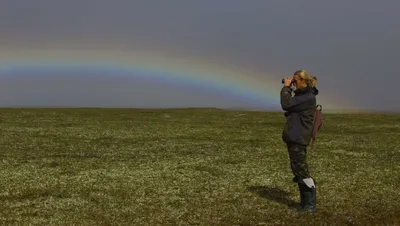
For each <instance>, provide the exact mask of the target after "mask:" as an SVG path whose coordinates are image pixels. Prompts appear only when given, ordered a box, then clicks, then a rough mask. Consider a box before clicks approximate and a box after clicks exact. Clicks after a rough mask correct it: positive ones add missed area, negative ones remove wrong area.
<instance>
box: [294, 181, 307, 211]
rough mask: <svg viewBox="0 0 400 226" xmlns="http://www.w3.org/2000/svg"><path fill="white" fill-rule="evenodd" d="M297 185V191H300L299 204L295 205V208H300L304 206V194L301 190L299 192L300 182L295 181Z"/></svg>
mask: <svg viewBox="0 0 400 226" xmlns="http://www.w3.org/2000/svg"><path fill="white" fill-rule="evenodd" d="M297 185H298V186H299V193H300V204H299V205H298V206H297V208H296V209H297V210H301V209H302V208H304V204H305V202H304V201H305V200H304V194H303V192H301V185H300V183H297Z"/></svg>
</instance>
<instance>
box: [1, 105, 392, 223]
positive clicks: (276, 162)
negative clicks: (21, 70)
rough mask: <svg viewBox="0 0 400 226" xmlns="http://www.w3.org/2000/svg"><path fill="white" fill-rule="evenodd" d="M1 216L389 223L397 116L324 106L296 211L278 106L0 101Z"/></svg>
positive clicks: (16, 219) (8, 219)
mask: <svg viewBox="0 0 400 226" xmlns="http://www.w3.org/2000/svg"><path fill="white" fill-rule="evenodd" d="M0 113H1V127H0V129H1V137H0V143H1V151H0V155H1V164H0V173H1V176H2V180H1V181H2V183H0V222H1V223H2V224H6V225H21V224H22V225H24V224H33V225H60V224H67V225H71V224H75V225H165V224H173V225H188V224H200V225H263V224H264V225H304V224H308V223H307V222H311V224H317V225H396V224H400V190H399V189H398V188H399V186H400V177H399V175H400V167H399V162H400V140H399V139H398V138H399V137H400V127H399V125H400V115H394V114H392V115H383V114H382V115H379V114H358V115H357V114H338V115H334V114H327V115H325V124H324V127H323V129H322V131H321V132H320V134H319V135H318V141H317V143H316V146H315V148H314V149H313V150H309V164H310V169H311V173H312V175H314V177H315V179H316V180H317V185H318V190H317V201H318V212H317V213H315V214H298V213H296V212H295V211H294V210H293V206H294V205H296V204H297V202H298V201H299V198H298V191H297V185H296V184H294V183H293V182H292V181H291V179H292V174H291V171H290V168H289V162H288V155H287V152H286V149H285V146H284V144H283V143H282V141H281V131H282V128H283V123H284V118H283V114H282V113H265V112H244V111H222V110H218V109H175V110H172V109H169V110H145V109H143V110H133V109H2V110H1V111H0Z"/></svg>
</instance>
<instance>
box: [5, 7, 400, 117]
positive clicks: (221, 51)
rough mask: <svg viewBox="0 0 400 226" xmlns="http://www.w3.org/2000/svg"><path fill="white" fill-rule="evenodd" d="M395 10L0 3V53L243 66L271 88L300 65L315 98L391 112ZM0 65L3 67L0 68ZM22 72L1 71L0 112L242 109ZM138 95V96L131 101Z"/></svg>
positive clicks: (221, 100) (188, 93)
mask: <svg viewBox="0 0 400 226" xmlns="http://www.w3.org/2000/svg"><path fill="white" fill-rule="evenodd" d="M399 9H400V1H394V0H385V1H376V0H374V1H372V0H363V1H361V0H357V1H304V0H303V1H302V0H296V1H281V0H272V1H266V0H247V1H243V0H201V1H187V0H168V1H161V0H157V1H155V0H113V1H110V0H68V1H61V0H34V1H32V0H2V1H1V2H0V29H1V36H2V38H1V39H0V50H1V49H2V50H3V51H2V53H1V52H0V56H1V59H7V54H8V53H9V52H10V51H13V50H14V49H19V50H24V49H55V48H57V49H59V51H62V49H63V48H64V49H68V48H71V46H73V47H74V48H82V49H84V48H91V49H93V48H94V49H97V48H99V49H100V48H103V49H104V48H108V49H121V48H123V49H124V50H125V51H135V50H139V49H140V51H144V52H146V51H149V52H150V51H152V52H157V51H159V52H163V53H168V54H172V55H174V57H177V58H180V57H182V58H188V57H190V58H191V59H193V60H194V61H196V60H197V59H198V60H202V61H204V60H207V61H209V62H213V63H214V64H219V63H220V64H221V65H234V66H235V67H241V68H244V69H246V68H248V69H251V70H253V71H257V73H253V74H252V75H251V76H260V77H262V76H268V77H269V78H268V81H271V79H276V83H277V84H276V85H277V86H278V87H279V86H280V85H281V84H280V80H281V78H282V77H283V76H291V75H292V74H291V73H293V72H294V71H295V70H297V69H299V68H304V69H306V70H308V71H309V72H310V73H311V74H312V75H314V76H317V77H318V79H319V83H318V87H319V89H320V92H321V96H322V97H323V99H324V100H332V101H335V102H336V103H337V104H339V105H340V104H341V102H342V101H343V103H346V105H351V107H353V108H359V109H367V108H368V109H375V110H387V109H394V110H400V101H399V100H398V99H399V98H400V95H399V94H398V93H399V92H398V91H397V88H398V83H399V82H400V77H399V75H398V72H399V69H398V64H399V62H400V13H399V12H398V10H399ZM5 50H7V51H5ZM88 51H89V50H88ZM0 67H5V65H2V63H1V62H0ZM263 72H265V74H263ZM60 73H65V72H60ZM28 74H29V72H24V73H23V74H21V75H15V73H11V74H7V73H6V72H2V74H1V77H0V95H1V97H0V105H7V104H30V105H35V104H36V105H45V104H48V105H52V104H54V103H57V104H59V105H60V104H61V105H62V104H63V103H64V104H65V105H74V104H75V105H82V106H84V105H85V104H86V105H87V104H93V105H96V104H97V105H102V106H107V105H108V106H125V105H126V106H127V105H129V106H131V105H134V106H153V107H157V106H161V107H168V106H174V107H175V106H187V105H189V104H190V105H193V106H196V105H198V106H207V105H213V106H221V107H237V106H242V105H246V103H245V102H236V101H235V100H234V98H233V97H232V96H229V95H227V96H219V95H218V94H215V93H214V94H211V93H205V92H202V91H201V90H194V91H193V90H190V89H188V88H187V87H182V89H179V87H178V88H176V87H174V88H171V87H168V86H167V85H164V86H163V85H160V84H150V83H146V84H144V83H143V84H139V83H138V82H137V81H136V82H135V81H134V80H133V79H129V80H124V79H115V80H114V81H112V79H113V78H111V77H109V78H107V76H105V77H104V78H103V79H100V80H98V81H97V82H96V83H95V85H94V84H93V82H91V81H93V78H89V77H85V75H84V74H79V72H75V74H73V75H70V74H65V76H64V77H63V78H62V79H64V80H63V82H59V81H58V82H57V78H51V75H38V73H37V72H32V73H31V75H28ZM32 76H35V77H34V79H32ZM243 76H250V75H245V74H244V75H243ZM58 78H59V77H58ZM66 84H67V85H68V84H79V87H85V89H84V90H83V91H81V92H80V94H77V92H74V91H73V90H74V89H71V88H68V87H74V85H70V86H65V85H66ZM83 84H85V85H83ZM63 85H64V86H63ZM50 86H51V87H52V88H51V89H48V90H47V91H46V92H44V91H42V92H35V90H36V91H37V90H43V89H45V87H50ZM94 86H97V87H98V86H107V87H105V88H104V89H102V92H106V93H101V95H103V96H104V98H103V99H102V100H103V101H101V100H99V98H97V99H96V98H95V97H96V96H97V97H98V96H99V95H100V94H99V93H98V92H99V91H96V92H97V93H96V92H94V91H93V90H95V87H94ZM113 86H115V87H119V88H115V87H114V88H113ZM76 87H77V86H75V88H76ZM133 87H135V88H133ZM97 90H98V89H97ZM27 93H29V94H30V95H27ZM138 93H140V94H141V95H142V96H143V97H142V98H140V100H139V99H133V98H132V96H137V95H138ZM35 95H36V96H35ZM57 96H63V98H61V99H60V98H58V99H57V98H56V97H57ZM160 98H161V99H160ZM211 100H212V101H211ZM343 105H345V104H343Z"/></svg>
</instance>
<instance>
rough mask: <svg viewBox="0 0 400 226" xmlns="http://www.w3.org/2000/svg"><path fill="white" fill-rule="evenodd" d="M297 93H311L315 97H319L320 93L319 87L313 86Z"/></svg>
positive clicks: (297, 90)
mask: <svg viewBox="0 0 400 226" xmlns="http://www.w3.org/2000/svg"><path fill="white" fill-rule="evenodd" d="M294 92H295V93H297V94H299V95H302V94H305V93H308V92H311V93H312V94H314V95H318V93H319V91H318V89H317V87H315V86H313V87H306V88H302V89H296V90H295V91H294Z"/></svg>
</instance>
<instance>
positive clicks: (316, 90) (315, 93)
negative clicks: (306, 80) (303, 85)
mask: <svg viewBox="0 0 400 226" xmlns="http://www.w3.org/2000/svg"><path fill="white" fill-rule="evenodd" d="M311 92H312V93H313V94H314V95H318V93H319V91H318V89H317V87H315V86H314V87H312V88H311Z"/></svg>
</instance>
